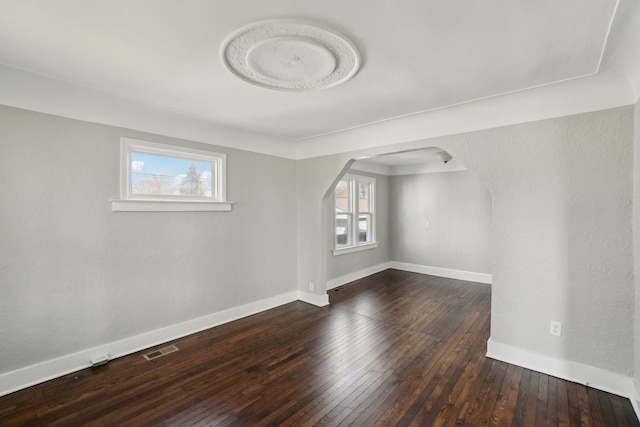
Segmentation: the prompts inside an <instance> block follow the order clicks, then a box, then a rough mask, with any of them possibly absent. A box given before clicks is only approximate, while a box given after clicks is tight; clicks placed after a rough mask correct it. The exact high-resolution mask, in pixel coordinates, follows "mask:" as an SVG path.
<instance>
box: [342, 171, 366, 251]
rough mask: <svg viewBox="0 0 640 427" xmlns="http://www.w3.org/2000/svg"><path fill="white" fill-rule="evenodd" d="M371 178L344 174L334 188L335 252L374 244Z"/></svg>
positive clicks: (358, 248) (363, 247)
mask: <svg viewBox="0 0 640 427" xmlns="http://www.w3.org/2000/svg"><path fill="white" fill-rule="evenodd" d="M375 183H376V180H375V179H374V178H369V177H365V176H359V175H345V177H344V178H343V179H342V180H341V181H340V182H339V183H338V184H337V185H336V188H335V191H334V205H335V251H334V254H337V253H347V252H353V251H354V250H360V249H371V248H374V247H376V241H375V213H374V211H375Z"/></svg>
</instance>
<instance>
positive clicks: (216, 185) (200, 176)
mask: <svg viewBox="0 0 640 427" xmlns="http://www.w3.org/2000/svg"><path fill="white" fill-rule="evenodd" d="M225 163H226V156H225V155H224V154H219V153H212V152H208V151H202V150H194V149H188V148H183V147H176V146H170V145H164V144H157V143H153V142H148V141H139V140H134V139H129V138H122V142H121V189H120V192H121V194H120V197H121V199H123V200H153V201H173V202H176V201H178V202H179V201H190V202H197V201H202V202H226V195H225V183H224V178H225V174H224V170H225Z"/></svg>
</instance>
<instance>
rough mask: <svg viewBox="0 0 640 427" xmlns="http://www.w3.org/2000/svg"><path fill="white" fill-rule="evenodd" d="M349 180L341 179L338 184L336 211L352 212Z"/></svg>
mask: <svg viewBox="0 0 640 427" xmlns="http://www.w3.org/2000/svg"><path fill="white" fill-rule="evenodd" d="M350 205H351V204H350V203H349V181H340V182H339V183H338V185H336V212H350V211H351V206H350Z"/></svg>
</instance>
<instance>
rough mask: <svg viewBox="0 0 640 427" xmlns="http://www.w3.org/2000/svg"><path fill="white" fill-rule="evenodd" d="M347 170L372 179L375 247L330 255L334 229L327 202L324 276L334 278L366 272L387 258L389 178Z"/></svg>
mask: <svg viewBox="0 0 640 427" xmlns="http://www.w3.org/2000/svg"><path fill="white" fill-rule="evenodd" d="M349 173H354V174H358V175H363V176H370V177H373V178H375V179H376V195H375V203H376V210H375V215H376V240H377V241H378V247H377V248H375V249H368V250H365V251H360V252H353V253H349V254H342V255H336V256H334V255H333V252H332V249H333V245H334V243H333V242H334V238H335V235H334V232H335V231H334V229H333V207H332V204H331V203H328V204H327V221H328V222H329V226H328V227H327V233H326V239H327V245H326V249H325V252H326V254H327V279H337V278H340V277H350V275H351V274H353V273H355V272H359V271H364V272H367V271H368V269H370V268H373V267H376V266H379V265H382V264H386V263H388V262H389V261H390V259H391V258H390V253H391V244H392V242H391V240H390V236H389V206H390V203H389V177H388V176H385V175H379V174H374V173H370V172H363V171H359V170H353V169H351V170H350V171H349Z"/></svg>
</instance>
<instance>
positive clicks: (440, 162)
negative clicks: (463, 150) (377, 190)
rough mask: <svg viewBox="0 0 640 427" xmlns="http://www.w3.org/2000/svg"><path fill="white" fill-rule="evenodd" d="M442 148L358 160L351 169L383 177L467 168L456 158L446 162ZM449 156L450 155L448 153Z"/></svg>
mask: <svg viewBox="0 0 640 427" xmlns="http://www.w3.org/2000/svg"><path fill="white" fill-rule="evenodd" d="M441 153H443V154H444V153H446V152H445V151H443V150H442V149H441V148H438V147H430V148H423V149H420V150H412V151H403V152H400V153H394V154H386V155H382V156H374V157H367V158H362V159H357V160H356V161H355V162H354V163H353V164H352V165H351V169H353V170H359V171H365V172H372V173H377V174H381V175H414V174H419V173H442V172H458V171H464V170H467V168H466V167H465V166H464V165H463V164H462V163H460V162H458V160H457V159H455V158H449V157H445V158H447V159H448V160H447V162H446V163H445V162H444V159H445V158H443V157H441V156H440V154H441ZM447 154H448V153H447Z"/></svg>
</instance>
